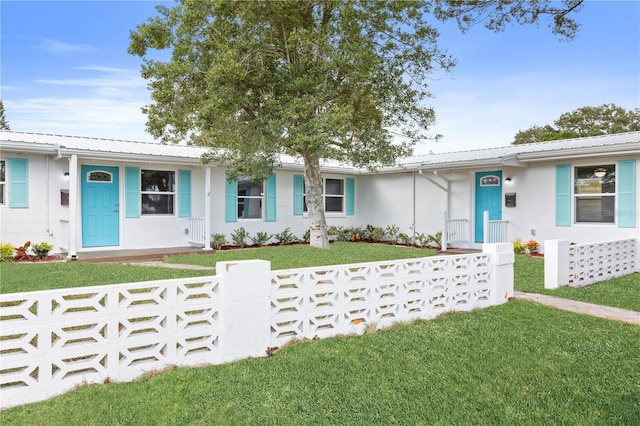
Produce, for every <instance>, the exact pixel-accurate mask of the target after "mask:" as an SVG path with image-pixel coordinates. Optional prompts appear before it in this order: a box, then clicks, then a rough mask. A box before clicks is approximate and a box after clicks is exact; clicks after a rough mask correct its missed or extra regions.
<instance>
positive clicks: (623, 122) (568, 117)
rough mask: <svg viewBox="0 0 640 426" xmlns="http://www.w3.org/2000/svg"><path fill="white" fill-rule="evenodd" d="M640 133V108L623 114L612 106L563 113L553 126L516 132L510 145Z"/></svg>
mask: <svg viewBox="0 0 640 426" xmlns="http://www.w3.org/2000/svg"><path fill="white" fill-rule="evenodd" d="M639 130H640V108H636V109H634V110H626V109H624V108H622V107H620V106H617V105H615V104H602V105H600V106H597V107H589V106H586V107H581V108H578V109H576V110H574V111H571V112H566V113H564V114H562V115H560V117H559V118H558V119H557V120H555V121H554V122H553V126H552V125H549V124H547V125H544V126H537V125H533V126H531V127H530V128H528V129H526V130H519V131H518V133H516V135H515V136H514V139H513V142H512V144H513V145H520V144H524V143H532V142H547V141H555V140H560V139H570V138H579V137H586V136H599V135H609V134H614V133H624V132H632V131H639Z"/></svg>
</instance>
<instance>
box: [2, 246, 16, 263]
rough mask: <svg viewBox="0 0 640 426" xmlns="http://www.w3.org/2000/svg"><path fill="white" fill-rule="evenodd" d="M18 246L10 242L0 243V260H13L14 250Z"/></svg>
mask: <svg viewBox="0 0 640 426" xmlns="http://www.w3.org/2000/svg"><path fill="white" fill-rule="evenodd" d="M15 251H16V248H15V247H14V246H13V245H12V244H9V243H0V262H10V261H11V260H13V252H15Z"/></svg>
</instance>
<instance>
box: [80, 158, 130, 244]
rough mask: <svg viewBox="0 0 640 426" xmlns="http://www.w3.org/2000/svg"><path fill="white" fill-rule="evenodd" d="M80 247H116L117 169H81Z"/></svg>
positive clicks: (87, 167) (118, 214) (93, 167)
mask: <svg viewBox="0 0 640 426" xmlns="http://www.w3.org/2000/svg"><path fill="white" fill-rule="evenodd" d="M81 172H82V176H81V180H80V181H81V196H82V203H81V208H82V247H103V246H117V245H118V244H119V217H120V213H119V211H120V202H119V198H118V168H117V167H105V166H82V167H81Z"/></svg>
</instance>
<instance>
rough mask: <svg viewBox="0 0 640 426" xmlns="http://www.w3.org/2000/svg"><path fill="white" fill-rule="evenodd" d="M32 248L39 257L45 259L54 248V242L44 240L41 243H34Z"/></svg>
mask: <svg viewBox="0 0 640 426" xmlns="http://www.w3.org/2000/svg"><path fill="white" fill-rule="evenodd" d="M32 250H33V252H34V253H35V254H36V256H38V258H39V259H43V258H45V257H47V256H48V255H49V252H50V251H51V250H53V244H49V243H47V242H45V241H43V242H41V243H38V244H34V245H33V248H32Z"/></svg>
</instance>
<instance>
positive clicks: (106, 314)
mask: <svg viewBox="0 0 640 426" xmlns="http://www.w3.org/2000/svg"><path fill="white" fill-rule="evenodd" d="M513 261H514V255H513V247H512V245H511V244H486V245H485V246H484V247H483V252H482V253H477V254H466V255H455V256H434V257H426V258H420V259H407V260H394V261H386V262H372V263H361V264H352V265H338V266H323V267H314V268H303V269H290V270H280V271H271V270H270V263H269V262H267V261H262V260H254V261H237V262H218V263H217V264H216V274H217V275H216V276H211V277H198V278H184V279H175V280H163V281H150V282H142V283H129V284H118V285H105V286H95V287H83V288H71V289H63V290H50V291H39V292H25V293H13V294H3V295H0V309H1V314H0V380H1V381H0V386H1V388H0V391H1V392H2V397H1V406H2V408H7V407H11V406H15V405H19V404H25V403H29V402H35V401H40V400H44V399H47V398H50V397H52V396H55V395H59V394H61V393H64V392H67V391H69V390H71V389H73V388H74V387H77V386H80V385H83V384H89V383H103V382H104V381H106V380H110V381H130V380H133V379H135V378H137V377H139V376H140V375H141V374H143V373H145V372H147V371H150V370H158V369H163V368H166V367H169V366H173V365H176V366H200V365H208V364H221V363H224V362H229V361H233V360H237V359H242V358H247V357H260V356H266V355H267V351H268V349H269V348H272V347H277V346H281V345H282V344H284V343H286V342H288V341H290V340H292V339H305V338H309V339H311V338H316V337H318V338H324V337H330V336H336V335H339V334H350V333H362V332H363V331H364V330H365V329H371V328H376V329H380V328H384V327H388V326H390V325H392V324H394V323H398V322H404V321H410V320H415V319H431V318H435V317H437V316H438V315H440V314H443V313H446V312H451V311H469V310H472V309H476V308H484V307H488V306H492V305H497V304H501V303H504V302H506V301H507V300H508V299H509V297H511V296H513Z"/></svg>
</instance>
